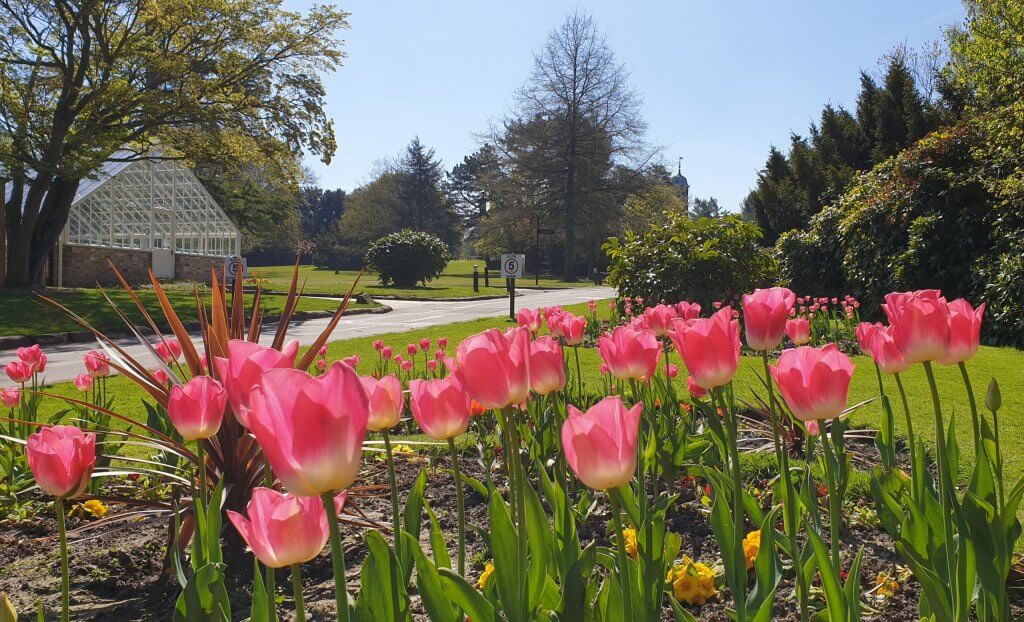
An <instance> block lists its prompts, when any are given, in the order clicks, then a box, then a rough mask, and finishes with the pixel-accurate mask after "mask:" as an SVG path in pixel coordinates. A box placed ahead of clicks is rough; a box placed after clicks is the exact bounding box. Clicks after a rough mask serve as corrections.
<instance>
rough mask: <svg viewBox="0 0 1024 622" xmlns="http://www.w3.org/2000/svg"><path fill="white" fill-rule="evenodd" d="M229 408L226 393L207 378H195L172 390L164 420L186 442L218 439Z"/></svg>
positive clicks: (219, 385) (216, 383)
mask: <svg viewBox="0 0 1024 622" xmlns="http://www.w3.org/2000/svg"><path fill="white" fill-rule="evenodd" d="M227 405H228V392H227V390H226V389H225V388H224V386H223V385H221V383H219V382H217V381H216V380H214V379H213V378H211V377H209V376H196V377H194V378H192V379H191V380H189V381H188V382H187V383H185V385H184V386H176V387H173V388H172V389H171V395H170V398H169V399H168V401H167V416H168V417H170V419H171V423H173V424H174V427H175V428H176V429H177V430H178V433H179V434H181V437H182V438H183V439H185V440H186V441H194V440H198V439H202V438H210V437H212V436H216V435H217V431H218V430H220V424H221V422H223V420H224V409H225V408H226V407H227Z"/></svg>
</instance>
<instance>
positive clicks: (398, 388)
mask: <svg viewBox="0 0 1024 622" xmlns="http://www.w3.org/2000/svg"><path fill="white" fill-rule="evenodd" d="M359 381H360V382H362V383H363V388H364V389H366V394H367V395H368V396H369V397H370V416H369V418H368V419H367V421H366V429H368V430H369V431H371V432H380V431H382V430H390V429H391V428H393V427H395V426H396V425H398V422H399V421H401V419H402V408H403V407H404V405H405V400H404V398H403V397H402V381H400V380H399V379H398V378H396V377H394V376H384V377H383V378H381V379H380V380H378V379H376V378H373V377H371V376H362V377H360V378H359Z"/></svg>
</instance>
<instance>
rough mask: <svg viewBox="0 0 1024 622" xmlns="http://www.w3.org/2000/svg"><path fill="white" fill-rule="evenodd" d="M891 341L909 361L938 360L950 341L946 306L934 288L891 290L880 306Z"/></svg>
mask: <svg viewBox="0 0 1024 622" xmlns="http://www.w3.org/2000/svg"><path fill="white" fill-rule="evenodd" d="M882 309H883V310H884V311H885V315H886V317H888V318H889V325H890V326H892V329H893V335H892V337H893V340H894V341H895V342H896V347H897V348H899V350H900V352H901V353H902V354H903V358H904V360H906V361H907V363H909V364H914V363H921V362H924V361H939V360H942V359H944V358H945V357H946V355H947V353H948V350H949V343H950V327H949V305H948V304H947V303H946V299H945V298H943V297H942V294H941V293H940V292H939V290H937V289H924V290H919V291H916V292H903V293H892V294H888V295H887V296H886V297H885V304H883V305H882Z"/></svg>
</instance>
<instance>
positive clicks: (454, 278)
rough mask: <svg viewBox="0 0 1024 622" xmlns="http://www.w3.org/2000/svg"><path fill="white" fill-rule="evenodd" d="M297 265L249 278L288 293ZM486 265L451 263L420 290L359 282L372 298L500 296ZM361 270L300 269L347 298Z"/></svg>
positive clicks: (548, 279)
mask: <svg viewBox="0 0 1024 622" xmlns="http://www.w3.org/2000/svg"><path fill="white" fill-rule="evenodd" d="M474 265H479V266H480V291H479V292H474V291H473V266H474ZM292 270H293V266H269V267H263V268H249V276H250V277H252V278H256V279H260V280H261V281H263V283H264V287H266V288H267V289H274V290H286V289H287V288H288V284H289V283H290V282H291V278H292ZM483 270H484V262H483V261H474V260H471V259H457V260H455V261H451V262H449V263H448V268H447V269H446V270H445V272H444V274H443V275H441V277H440V278H438V279H435V280H433V281H430V282H429V283H428V284H427V285H426V286H423V285H418V286H416V287H393V286H392V287H385V286H383V285H381V284H380V281H379V280H378V279H377V276H376V275H375V274H369V273H367V274H363V278H362V279H360V281H359V287H358V288H357V291H359V292H362V293H366V294H370V295H371V296H381V297H385V296H416V297H422V298H471V297H473V296H500V295H503V294H504V293H505V292H506V290H505V281H504V279H500V278H498V276H497V271H496V270H492V271H491V280H490V284H491V286H490V287H485V286H484V272H483ZM357 274H358V271H353V270H342V271H340V272H338V273H335V272H334V270H321V269H320V268H315V267H313V266H300V267H299V277H300V282H301V279H306V290H305V291H307V292H309V293H315V294H333V295H343V294H344V293H345V292H347V291H348V288H349V287H350V286H351V285H352V281H354V280H355V278H356V275H357ZM516 284H517V286H520V287H533V286H534V278H533V275H532V274H531V275H528V277H527V278H523V279H520V280H519V281H517V283H516ZM588 284H589V281H586V280H584V281H582V282H580V283H565V282H562V281H560V280H558V278H557V277H552V276H541V277H540V281H539V285H540V287H545V288H550V289H556V288H565V287H581V286H586V285H588Z"/></svg>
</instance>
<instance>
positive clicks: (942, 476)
mask: <svg viewBox="0 0 1024 622" xmlns="http://www.w3.org/2000/svg"><path fill="white" fill-rule="evenodd" d="M923 364H924V372H925V375H926V376H928V387H929V389H931V394H932V406H933V407H934V409H935V461H936V467H937V469H938V472H939V474H938V475H939V500H940V501H941V503H942V532H943V533H942V535H943V538H944V542H943V549H945V551H946V572H947V574H948V575H949V576H947V579H950V585H953V584H954V582H953V579H955V577H954V576H952V575H953V573H954V572H955V570H954V569H955V566H954V565H953V523H952V516H950V513H951V509H950V495H951V494H953V493H952V490H951V488H952V482H951V481H950V480H951V478H950V476H949V475H950V474H949V466H948V465H947V464H946V430H945V426H944V425H943V422H942V403H941V401H940V400H939V389H938V387H937V386H936V384H935V372H934V371H933V370H932V362H931V361H924V363H923ZM954 595H955V592H954ZM953 606H954V608H956V607H958V606H959V605H958V604H957V603H954V605H953Z"/></svg>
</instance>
